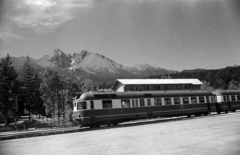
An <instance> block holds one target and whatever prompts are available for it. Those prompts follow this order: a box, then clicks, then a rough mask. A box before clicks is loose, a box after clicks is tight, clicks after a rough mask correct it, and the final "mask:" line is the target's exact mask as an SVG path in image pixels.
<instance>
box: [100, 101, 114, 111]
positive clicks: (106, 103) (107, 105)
mask: <svg viewBox="0 0 240 155" xmlns="http://www.w3.org/2000/svg"><path fill="white" fill-rule="evenodd" d="M102 107H103V109H111V108H112V100H103V101H102Z"/></svg>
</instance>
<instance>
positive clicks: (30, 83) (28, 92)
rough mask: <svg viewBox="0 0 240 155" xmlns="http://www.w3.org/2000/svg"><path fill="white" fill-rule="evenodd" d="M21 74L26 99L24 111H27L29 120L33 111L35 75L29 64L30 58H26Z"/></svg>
mask: <svg viewBox="0 0 240 155" xmlns="http://www.w3.org/2000/svg"><path fill="white" fill-rule="evenodd" d="M22 73H23V84H24V86H25V90H24V93H25V97H26V102H27V105H26V109H27V110H28V114H29V119H30V117H31V116H30V115H31V112H32V110H33V109H34V103H33V102H34V99H33V96H34V84H35V79H34V78H35V73H34V67H33V66H32V64H31V62H30V58H29V57H28V56H27V58H26V60H25V62H24V64H23V67H22Z"/></svg>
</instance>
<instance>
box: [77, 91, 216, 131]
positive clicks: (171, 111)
mask: <svg viewBox="0 0 240 155" xmlns="http://www.w3.org/2000/svg"><path fill="white" fill-rule="evenodd" d="M217 104H218V103H217V102H215V94H212V93H211V92H209V91H189V92H187V91H171V92H170V91H169V92H166V91H154V92H150V91H148V92H108V93H99V92H98V93H92V92H87V93H84V94H82V95H81V96H80V97H79V98H77V99H75V100H74V101H73V107H74V110H73V119H74V120H75V121H76V122H78V123H79V124H81V125H82V126H89V127H91V128H92V127H99V126H100V125H117V124H118V123H121V122H126V121H130V120H136V119H144V118H155V117H168V116H181V115H187V116H189V117H190V116H191V115H195V116H199V115H202V114H204V115H208V114H209V113H210V112H215V111H218V110H219V108H218V107H219V106H218V105H217Z"/></svg>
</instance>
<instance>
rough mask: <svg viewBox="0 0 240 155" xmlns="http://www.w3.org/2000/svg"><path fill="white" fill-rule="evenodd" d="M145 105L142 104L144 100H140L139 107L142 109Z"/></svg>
mask: <svg viewBox="0 0 240 155" xmlns="http://www.w3.org/2000/svg"><path fill="white" fill-rule="evenodd" d="M144 106H145V103H144V99H140V107H144Z"/></svg>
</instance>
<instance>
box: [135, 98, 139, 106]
mask: <svg viewBox="0 0 240 155" xmlns="http://www.w3.org/2000/svg"><path fill="white" fill-rule="evenodd" d="M135 101H136V107H138V100H137V99H136V100H135Z"/></svg>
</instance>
